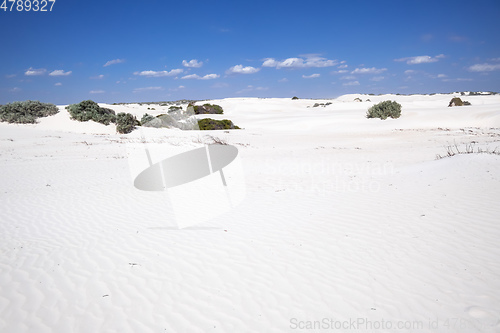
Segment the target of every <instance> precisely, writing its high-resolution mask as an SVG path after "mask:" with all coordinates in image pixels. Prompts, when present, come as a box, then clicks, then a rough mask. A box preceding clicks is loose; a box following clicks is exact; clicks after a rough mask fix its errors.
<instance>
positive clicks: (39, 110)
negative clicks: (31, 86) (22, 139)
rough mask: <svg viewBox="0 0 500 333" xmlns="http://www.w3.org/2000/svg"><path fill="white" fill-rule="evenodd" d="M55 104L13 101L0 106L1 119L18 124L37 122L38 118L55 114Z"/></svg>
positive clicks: (56, 109) (56, 111)
mask: <svg viewBox="0 0 500 333" xmlns="http://www.w3.org/2000/svg"><path fill="white" fill-rule="evenodd" d="M58 112H59V109H58V108H57V106H55V105H54V104H50V103H41V102H39V101H24V102H12V103H9V104H5V105H2V106H0V121H5V122H8V123H16V124H35V123H36V122H37V119H38V118H41V117H47V116H52V115H55V114H56V113H58Z"/></svg>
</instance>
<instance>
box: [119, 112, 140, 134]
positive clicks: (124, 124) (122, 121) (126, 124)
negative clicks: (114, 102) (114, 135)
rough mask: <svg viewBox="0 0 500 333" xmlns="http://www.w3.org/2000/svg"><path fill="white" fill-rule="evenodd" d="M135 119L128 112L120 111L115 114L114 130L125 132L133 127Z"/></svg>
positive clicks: (135, 122) (130, 130) (128, 131)
mask: <svg viewBox="0 0 500 333" xmlns="http://www.w3.org/2000/svg"><path fill="white" fill-rule="evenodd" d="M136 124H137V119H135V116H133V115H132V114H130V113H125V112H120V113H118V114H117V115H116V131H117V132H118V133H121V134H127V133H130V132H132V131H133V130H134V129H135V125H136Z"/></svg>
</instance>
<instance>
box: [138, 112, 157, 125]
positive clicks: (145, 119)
mask: <svg viewBox="0 0 500 333" xmlns="http://www.w3.org/2000/svg"><path fill="white" fill-rule="evenodd" d="M153 119H155V117H153V116H152V115H150V114H147V113H145V114H144V115H143V116H142V118H141V125H144V124H145V123H147V122H148V121H151V120H153Z"/></svg>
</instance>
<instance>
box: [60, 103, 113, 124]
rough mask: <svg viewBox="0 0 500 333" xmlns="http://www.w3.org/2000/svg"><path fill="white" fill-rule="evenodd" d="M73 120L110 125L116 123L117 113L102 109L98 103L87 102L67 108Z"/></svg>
mask: <svg viewBox="0 0 500 333" xmlns="http://www.w3.org/2000/svg"><path fill="white" fill-rule="evenodd" d="M66 109H67V110H68V112H69V114H70V115H71V119H74V120H78V121H89V120H93V121H95V122H98V123H101V124H104V125H109V124H110V123H114V122H115V121H116V115H115V111H113V110H111V109H107V108H101V107H100V106H99V105H98V104H97V103H96V102H94V101H91V100H87V101H82V102H80V103H78V104H71V105H68V106H67V107H66Z"/></svg>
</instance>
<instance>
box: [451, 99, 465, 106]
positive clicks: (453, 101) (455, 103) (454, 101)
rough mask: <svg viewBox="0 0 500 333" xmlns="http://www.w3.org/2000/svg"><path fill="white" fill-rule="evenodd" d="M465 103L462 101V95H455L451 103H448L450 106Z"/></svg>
mask: <svg viewBox="0 0 500 333" xmlns="http://www.w3.org/2000/svg"><path fill="white" fill-rule="evenodd" d="M462 105H464V102H462V99H461V98H460V97H454V98H452V99H451V101H450V104H448V107H450V106H462Z"/></svg>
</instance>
